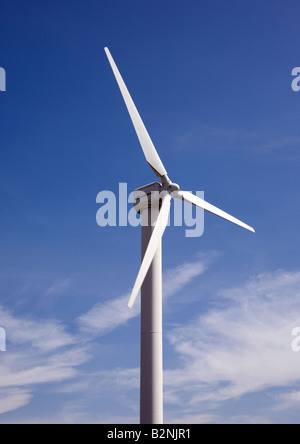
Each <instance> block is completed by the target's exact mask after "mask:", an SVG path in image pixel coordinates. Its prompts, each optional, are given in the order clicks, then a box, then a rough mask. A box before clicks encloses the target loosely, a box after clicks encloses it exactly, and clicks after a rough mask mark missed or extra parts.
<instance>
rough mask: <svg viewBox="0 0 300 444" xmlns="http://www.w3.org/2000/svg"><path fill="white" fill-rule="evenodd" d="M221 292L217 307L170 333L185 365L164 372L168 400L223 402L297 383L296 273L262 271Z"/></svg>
mask: <svg viewBox="0 0 300 444" xmlns="http://www.w3.org/2000/svg"><path fill="white" fill-rule="evenodd" d="M219 296H220V301H221V303H220V306H219V307H216V308H214V309H212V310H210V311H208V312H207V313H205V314H202V315H200V316H198V318H197V319H196V320H195V321H193V322H191V323H190V324H189V325H187V326H182V327H180V328H175V329H173V330H172V331H170V332H169V335H168V337H169V340H170V342H171V344H172V345H173V347H174V348H175V350H176V352H177V353H178V355H179V356H180V358H181V360H182V362H183V363H184V364H183V365H182V367H181V369H177V370H168V371H167V374H166V378H165V379H166V384H167V391H168V396H169V399H170V400H172V401H173V402H180V400H182V398H183V396H184V398H185V399H186V402H188V403H189V405H196V404H197V403H201V402H205V401H210V402H217V403H221V402H223V401H226V400H228V399H231V398H238V397H241V396H243V395H245V394H249V393H254V392H258V391H262V390H264V389H266V388H269V387H289V386H291V385H293V384H295V383H296V382H297V381H299V380H300V376H299V355H297V353H294V352H293V351H292V350H291V340H292V337H291V330H292V328H293V327H295V326H297V325H300V273H299V272H284V271H278V272H273V273H267V274H262V275H259V276H256V277H254V278H252V279H251V280H250V281H249V282H247V283H246V284H245V285H244V286H242V287H239V288H233V289H228V290H224V291H222V292H220V293H219ZM225 299H226V302H227V304H226V308H222V307H223V303H224V300H225Z"/></svg>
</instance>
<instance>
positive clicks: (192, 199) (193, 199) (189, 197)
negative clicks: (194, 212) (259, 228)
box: [172, 191, 255, 233]
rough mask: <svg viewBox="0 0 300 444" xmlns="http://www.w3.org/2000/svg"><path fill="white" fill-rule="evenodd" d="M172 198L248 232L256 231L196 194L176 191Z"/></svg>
mask: <svg viewBox="0 0 300 444" xmlns="http://www.w3.org/2000/svg"><path fill="white" fill-rule="evenodd" d="M172 197H176V199H181V200H184V201H186V202H189V203H191V204H193V205H196V206H197V207H200V208H203V209H204V210H206V211H209V212H210V213H213V214H216V215H217V216H219V217H222V218H223V219H226V220H229V221H230V222H232V223H234V224H236V225H239V226H240V227H243V228H246V230H249V231H252V232H253V233H255V230H254V229H253V228H252V227H250V226H249V225H247V224H245V223H244V222H242V221H240V220H239V219H236V218H235V217H233V216H231V215H230V214H228V213H225V211H223V210H220V209H219V208H217V207H215V206H214V205H211V204H210V203H208V202H206V201H205V200H203V199H201V198H200V197H198V196H195V195H194V194H192V193H190V192H188V191H174V192H173V193H172Z"/></svg>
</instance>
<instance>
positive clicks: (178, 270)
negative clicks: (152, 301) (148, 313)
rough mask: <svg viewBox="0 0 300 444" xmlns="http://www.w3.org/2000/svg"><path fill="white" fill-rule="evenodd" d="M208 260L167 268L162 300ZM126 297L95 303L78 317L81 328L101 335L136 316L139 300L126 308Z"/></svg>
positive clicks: (208, 259) (198, 272)
mask: <svg viewBox="0 0 300 444" xmlns="http://www.w3.org/2000/svg"><path fill="white" fill-rule="evenodd" d="M210 260H211V258H210V257H208V256H207V258H206V259H201V260H199V261H197V262H191V263H185V264H183V265H179V266H178V267H175V268H173V269H171V270H167V271H166V272H165V273H164V277H163V297H164V301H165V300H166V298H168V297H171V296H173V295H174V294H176V293H177V292H179V291H180V290H181V289H182V288H183V287H184V286H185V285H187V284H188V283H189V282H191V281H192V280H193V279H194V278H195V277H197V276H199V275H201V274H202V273H204V271H205V270H206V268H207V266H208V262H209V261H210ZM128 299H129V293H128V294H125V295H123V296H121V297H119V298H116V299H112V300H108V301H106V302H103V303H98V304H96V305H95V306H94V307H93V308H92V309H91V310H90V311H88V312H87V313H85V314H83V315H82V316H80V317H79V318H78V322H79V325H80V328H81V330H82V331H85V332H88V333H93V334H97V335H103V334H106V333H108V332H110V331H112V330H114V329H115V328H117V327H119V326H120V325H123V324H125V323H126V322H127V321H129V319H131V318H134V317H136V316H138V314H139V313H140V302H139V301H136V304H135V305H134V306H133V308H132V309H128V307H127V303H128Z"/></svg>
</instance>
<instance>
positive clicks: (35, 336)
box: [0, 306, 89, 413]
mask: <svg viewBox="0 0 300 444" xmlns="http://www.w3.org/2000/svg"><path fill="white" fill-rule="evenodd" d="M0 319H1V325H3V327H4V328H5V330H6V335H7V347H6V349H7V351H6V352H2V353H1V355H0V375H1V377H0V413H5V412H8V411H11V410H15V409H18V408H20V407H23V406H25V405H27V404H28V403H29V402H30V400H31V399H32V397H33V394H34V392H35V390H36V386H37V384H45V383H47V384H49V383H53V382H60V381H66V380H68V379H70V378H73V377H74V376H75V375H77V367H78V366H79V365H80V364H82V363H84V362H86V360H87V359H89V356H88V351H87V346H84V347H83V346H79V345H78V339H76V338H75V337H73V336H71V335H70V334H68V333H67V332H66V331H65V328H64V327H63V326H62V325H61V324H60V323H59V322H57V321H55V320H44V321H43V320H38V321H37V320H35V319H28V318H27V319H23V318H20V317H16V316H14V315H13V314H12V313H10V312H8V311H7V310H4V309H3V308H2V307H1V306H0Z"/></svg>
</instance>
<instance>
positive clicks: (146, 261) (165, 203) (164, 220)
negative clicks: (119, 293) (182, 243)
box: [128, 193, 171, 308]
mask: <svg viewBox="0 0 300 444" xmlns="http://www.w3.org/2000/svg"><path fill="white" fill-rule="evenodd" d="M170 205H171V196H170V194H169V193H168V194H166V195H165V196H164V197H163V200H162V205H161V209H160V212H159V215H158V218H157V220H156V224H155V227H154V229H153V232H152V235H151V238H150V241H149V244H148V247H147V249H146V252H145V254H144V257H143V260H142V264H141V268H140V270H139V273H138V275H137V278H136V281H135V284H134V286H133V289H132V292H131V295H130V298H129V301H128V307H129V308H132V306H133V304H134V301H135V299H136V297H137V295H138V292H139V290H140V288H141V286H142V284H143V282H144V279H145V277H146V275H147V273H148V270H149V268H150V266H151V263H152V261H153V258H154V256H155V253H156V251H157V248H158V247H159V244H160V241H161V238H162V236H163V234H164V232H165V229H166V226H167V225H168V219H169V213H170Z"/></svg>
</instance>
